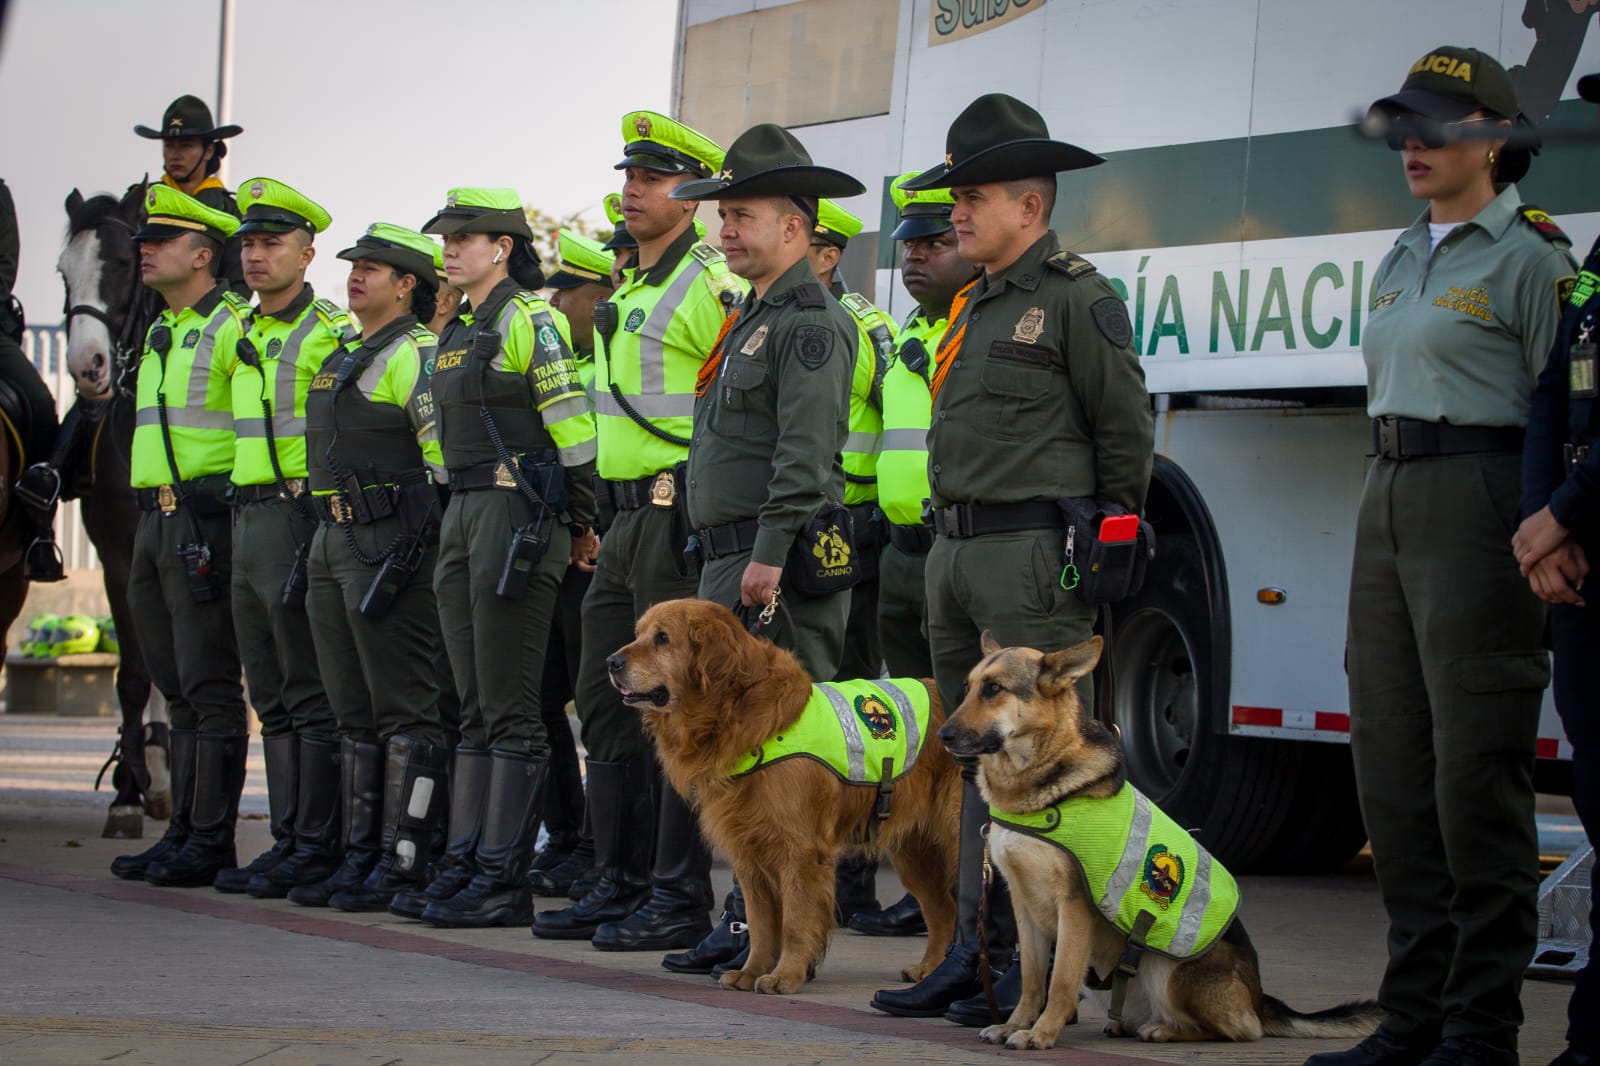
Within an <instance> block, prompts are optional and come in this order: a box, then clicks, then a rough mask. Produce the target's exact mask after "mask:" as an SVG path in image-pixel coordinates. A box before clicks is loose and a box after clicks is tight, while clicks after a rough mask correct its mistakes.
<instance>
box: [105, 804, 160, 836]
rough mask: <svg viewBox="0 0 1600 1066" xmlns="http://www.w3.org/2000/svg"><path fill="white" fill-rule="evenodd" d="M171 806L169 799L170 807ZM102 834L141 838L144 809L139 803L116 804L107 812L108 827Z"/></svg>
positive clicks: (142, 834)
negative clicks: (129, 804)
mask: <svg viewBox="0 0 1600 1066" xmlns="http://www.w3.org/2000/svg"><path fill="white" fill-rule="evenodd" d="M170 806H171V803H170V801H169V803H168V807H170ZM100 835H101V836H103V837H106V838H107V839H110V840H139V839H141V838H142V837H143V836H144V811H143V809H142V808H140V807H139V806H138V805H137V804H134V805H132V806H125V805H122V804H115V805H113V806H112V807H111V809H110V810H109V811H107V812H106V827H105V828H104V829H102V830H101V831H100Z"/></svg>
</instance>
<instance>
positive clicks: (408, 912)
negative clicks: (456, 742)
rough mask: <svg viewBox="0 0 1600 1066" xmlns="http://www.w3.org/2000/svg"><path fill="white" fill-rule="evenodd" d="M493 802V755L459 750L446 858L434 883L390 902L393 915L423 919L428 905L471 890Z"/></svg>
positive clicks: (455, 759)
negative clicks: (488, 808)
mask: <svg viewBox="0 0 1600 1066" xmlns="http://www.w3.org/2000/svg"><path fill="white" fill-rule="evenodd" d="M488 798H489V753H488V752H487V751H484V750H482V749H481V748H457V749H456V750H455V754H454V755H452V756H451V759H450V819H449V828H448V830H447V831H446V834H445V838H446V843H445V850H444V854H443V855H442V856H441V857H440V858H439V861H438V862H436V863H435V864H434V874H433V879H432V880H431V881H429V882H428V887H426V888H423V889H416V890H413V889H402V890H401V891H399V892H396V893H395V895H394V898H393V899H391V900H390V901H389V913H390V914H394V915H398V916H399V917H401V918H421V917H422V912H423V911H424V910H426V909H427V908H428V904H430V903H436V902H438V901H439V900H442V899H449V898H450V897H451V896H453V895H455V894H456V893H457V892H460V891H461V890H462V889H463V888H466V887H467V883H468V882H469V881H471V880H472V875H473V874H474V873H476V872H477V868H476V867H474V866H473V856H474V855H476V854H477V851H478V838H479V837H481V836H482V835H483V810H484V804H485V803H486V802H487V801H488Z"/></svg>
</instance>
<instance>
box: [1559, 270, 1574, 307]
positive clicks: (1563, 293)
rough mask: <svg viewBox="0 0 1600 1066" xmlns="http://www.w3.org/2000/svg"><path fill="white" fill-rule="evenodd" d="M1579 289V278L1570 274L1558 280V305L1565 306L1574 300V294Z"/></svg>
mask: <svg viewBox="0 0 1600 1066" xmlns="http://www.w3.org/2000/svg"><path fill="white" fill-rule="evenodd" d="M1577 288H1578V276H1577V275H1576V274H1568V275H1567V276H1566V277H1564V278H1557V279H1556V303H1558V304H1565V303H1569V302H1571V300H1572V294H1573V292H1574V291H1575V290H1576V289H1577Z"/></svg>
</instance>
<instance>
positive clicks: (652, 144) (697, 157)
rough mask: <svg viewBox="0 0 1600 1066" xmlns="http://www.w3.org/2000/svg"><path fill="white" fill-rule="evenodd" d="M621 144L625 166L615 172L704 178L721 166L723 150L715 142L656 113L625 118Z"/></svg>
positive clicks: (632, 115) (636, 114)
mask: <svg viewBox="0 0 1600 1066" xmlns="http://www.w3.org/2000/svg"><path fill="white" fill-rule="evenodd" d="M622 140H623V149H622V155H623V158H622V162H620V163H618V164H617V165H616V166H615V167H613V168H612V169H614V170H625V169H627V168H628V167H639V168H641V169H644V170H656V171H660V172H661V173H663V174H693V175H695V176H696V177H700V178H705V177H710V176H711V175H712V174H713V173H714V172H715V171H716V169H717V168H718V167H720V166H721V165H722V155H723V153H722V149H721V148H719V147H718V146H717V143H716V142H715V141H713V140H712V139H711V138H709V137H707V136H705V135H704V134H702V133H700V132H699V131H697V130H693V129H690V128H689V127H688V126H685V125H684V124H683V123H681V122H677V121H675V120H673V119H670V118H668V117H667V116H666V115H662V114H659V113H657V112H655V111H630V112H629V113H628V114H626V115H623V116H622Z"/></svg>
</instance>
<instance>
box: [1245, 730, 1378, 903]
mask: <svg viewBox="0 0 1600 1066" xmlns="http://www.w3.org/2000/svg"><path fill="white" fill-rule="evenodd" d="M1282 746H1283V747H1284V748H1295V749H1298V751H1296V752H1295V753H1294V754H1295V756H1296V760H1297V762H1298V766H1299V769H1298V770H1297V772H1296V774H1295V786H1294V791H1293V794H1292V795H1291V796H1290V799H1289V803H1288V810H1289V817H1288V818H1287V819H1286V820H1285V822H1284V825H1283V828H1282V829H1281V830H1280V831H1279V833H1278V839H1277V840H1275V841H1274V842H1273V844H1272V847H1271V848H1269V849H1268V852H1267V854H1266V855H1265V856H1264V857H1263V858H1262V860H1261V862H1260V864H1259V865H1258V866H1257V867H1256V871H1257V872H1258V873H1274V874H1327V873H1333V872H1334V871H1335V870H1339V869H1341V868H1343V867H1344V866H1345V864H1346V863H1348V862H1349V861H1350V859H1351V858H1352V857H1353V856H1354V855H1355V854H1356V852H1358V851H1360V850H1361V848H1362V846H1363V845H1365V844H1366V842H1367V827H1366V825H1365V823H1363V822H1362V820H1361V803H1360V801H1359V800H1358V799H1357V797H1356V774H1355V766H1354V765H1353V764H1352V763H1351V761H1350V747H1349V745H1347V744H1323V743H1319V742H1316V741H1309V740H1306V741H1288V742H1284V743H1283V745H1282Z"/></svg>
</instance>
